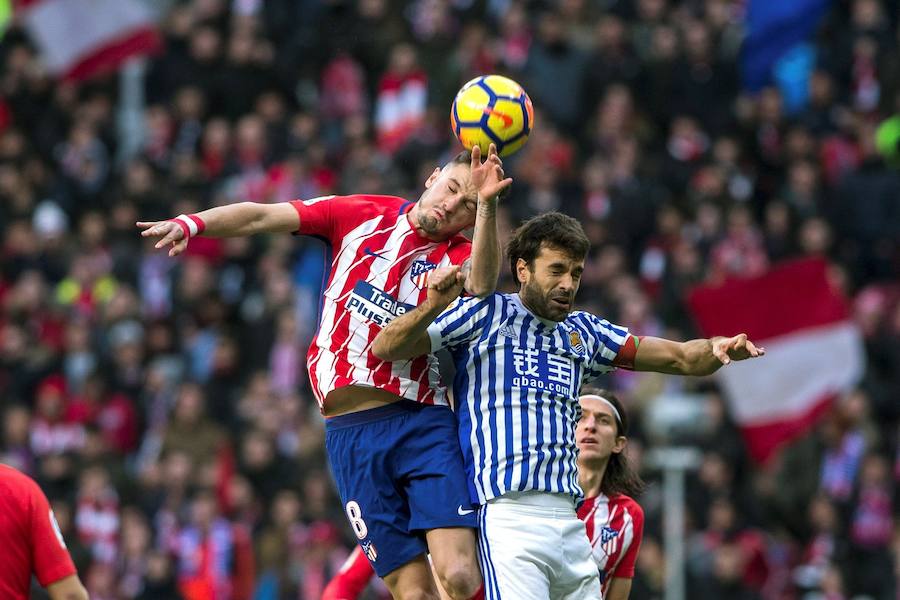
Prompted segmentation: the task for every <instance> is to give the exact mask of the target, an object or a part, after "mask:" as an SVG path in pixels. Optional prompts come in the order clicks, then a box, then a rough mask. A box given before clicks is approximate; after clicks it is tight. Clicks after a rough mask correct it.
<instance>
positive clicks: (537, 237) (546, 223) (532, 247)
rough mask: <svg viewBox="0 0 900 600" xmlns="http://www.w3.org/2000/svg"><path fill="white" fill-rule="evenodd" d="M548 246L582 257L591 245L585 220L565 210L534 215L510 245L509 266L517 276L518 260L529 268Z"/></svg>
mask: <svg viewBox="0 0 900 600" xmlns="http://www.w3.org/2000/svg"><path fill="white" fill-rule="evenodd" d="M543 245H547V246H552V247H554V248H558V249H560V250H563V251H564V252H566V253H567V254H569V256H571V257H573V258H577V259H582V258H584V257H586V256H587V253H588V250H589V249H590V247H591V242H590V240H588V237H587V235H585V233H584V229H583V228H582V227H581V223H579V222H578V221H576V220H575V219H573V218H572V217H570V216H568V215H564V214H562V213H561V212H549V213H544V214H542V215H538V216H536V217H532V218H530V219H528V220H527V221H525V222H524V223H522V225H520V226H519V228H518V229H516V231H515V232H514V233H513V235H512V238H511V239H510V240H509V244H507V246H506V257H507V258H508V259H509V269H510V271H511V272H512V276H513V277H514V278H516V281H518V278H517V277H516V263H518V262H519V259H520V258H521V259H522V260H524V261H525V262H526V263H528V265H529V267H530V266H531V265H532V263H533V262H534V259H535V258H537V255H538V254H539V253H540V251H541V246H543Z"/></svg>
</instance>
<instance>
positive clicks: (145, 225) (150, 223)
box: [135, 221, 161, 229]
mask: <svg viewBox="0 0 900 600" xmlns="http://www.w3.org/2000/svg"><path fill="white" fill-rule="evenodd" d="M159 223H161V221H138V222H137V223H135V225H137V226H138V227H142V228H144V229H146V228H148V227H153V226H154V225H157V224H159Z"/></svg>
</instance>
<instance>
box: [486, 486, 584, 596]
mask: <svg viewBox="0 0 900 600" xmlns="http://www.w3.org/2000/svg"><path fill="white" fill-rule="evenodd" d="M478 549H479V553H478V554H479V560H480V562H481V571H482V574H483V575H484V596H485V599H486V600H551V599H552V600H598V599H599V598H600V574H599V571H598V570H597V563H595V562H594V559H593V557H592V556H591V544H590V542H588V539H587V533H586V532H585V528H584V523H583V522H582V521H581V520H579V518H578V516H577V515H576V514H575V502H574V501H573V500H572V498H571V497H569V496H565V495H562V494H550V493H545V492H521V493H519V492H517V493H509V494H505V495H503V496H501V497H500V498H494V499H493V500H490V501H488V503H487V504H485V505H483V506H482V507H481V508H480V509H479V510H478Z"/></svg>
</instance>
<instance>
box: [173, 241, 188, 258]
mask: <svg viewBox="0 0 900 600" xmlns="http://www.w3.org/2000/svg"><path fill="white" fill-rule="evenodd" d="M185 250H187V240H179V241H177V242H175V243H174V244H172V248H170V249H169V256H178V255H179V254H181V253H182V252H184V251H185Z"/></svg>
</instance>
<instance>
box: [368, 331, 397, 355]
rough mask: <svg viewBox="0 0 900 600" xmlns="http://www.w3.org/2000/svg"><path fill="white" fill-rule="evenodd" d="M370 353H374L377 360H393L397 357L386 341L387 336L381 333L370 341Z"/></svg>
mask: <svg viewBox="0 0 900 600" xmlns="http://www.w3.org/2000/svg"><path fill="white" fill-rule="evenodd" d="M372 354H374V355H375V357H376V358H378V360H384V361H387V362H391V361H395V360H397V358H398V357H396V356H394V353H393V352H391V344H390V343H389V342H388V339H387V336H385V335H383V334H381V333H379V334H378V335H377V336H375V340H374V341H373V342H372Z"/></svg>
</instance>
